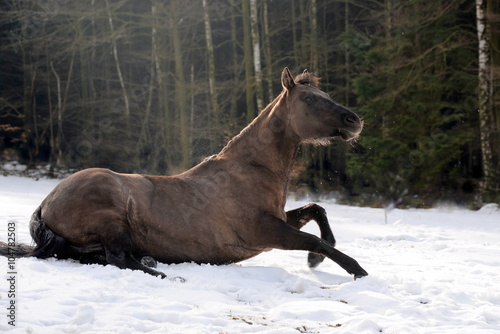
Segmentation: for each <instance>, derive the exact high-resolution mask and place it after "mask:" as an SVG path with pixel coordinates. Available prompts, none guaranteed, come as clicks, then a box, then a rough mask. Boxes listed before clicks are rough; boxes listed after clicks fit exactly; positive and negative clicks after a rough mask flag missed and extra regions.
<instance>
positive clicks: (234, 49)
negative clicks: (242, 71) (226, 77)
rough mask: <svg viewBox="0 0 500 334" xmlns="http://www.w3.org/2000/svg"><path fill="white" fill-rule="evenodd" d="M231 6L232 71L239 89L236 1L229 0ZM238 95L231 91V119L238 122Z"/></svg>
mask: <svg viewBox="0 0 500 334" xmlns="http://www.w3.org/2000/svg"><path fill="white" fill-rule="evenodd" d="M229 4H230V6H231V59H232V67H233V68H232V70H233V81H234V86H235V87H238V81H239V80H238V76H239V75H238V73H239V72H238V39H237V37H236V13H235V11H236V4H235V0H229ZM237 102H238V101H237V95H236V92H235V90H234V89H232V90H231V109H230V112H229V114H230V119H231V120H236V118H237V117H238V110H237Z"/></svg>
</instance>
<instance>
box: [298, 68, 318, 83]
mask: <svg viewBox="0 0 500 334" xmlns="http://www.w3.org/2000/svg"><path fill="white" fill-rule="evenodd" d="M320 80H321V78H319V77H317V76H315V75H314V74H311V73H309V72H308V71H307V70H305V71H304V72H303V73H302V74H299V75H297V76H296V77H295V79H294V81H295V83H296V84H299V85H306V86H314V87H318V86H319V82H320Z"/></svg>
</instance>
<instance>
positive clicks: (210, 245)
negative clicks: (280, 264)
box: [0, 68, 368, 279]
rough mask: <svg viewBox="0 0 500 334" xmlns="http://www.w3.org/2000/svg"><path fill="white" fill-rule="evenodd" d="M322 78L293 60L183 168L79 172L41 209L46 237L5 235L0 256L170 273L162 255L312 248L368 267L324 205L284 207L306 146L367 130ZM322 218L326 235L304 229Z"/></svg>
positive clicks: (36, 224) (206, 256) (202, 258)
mask: <svg viewBox="0 0 500 334" xmlns="http://www.w3.org/2000/svg"><path fill="white" fill-rule="evenodd" d="M318 81H319V79H318V78H317V77H315V76H314V75H312V74H311V73H308V72H307V71H304V73H302V74H300V75H298V76H297V77H296V78H294V77H293V76H292V74H291V73H290V71H289V70H288V68H285V69H284V70H283V72H282V74H281V84H282V86H283V90H282V92H281V93H280V94H279V95H278V96H277V97H276V98H275V99H274V100H273V101H272V102H271V103H270V104H269V105H268V106H266V107H265V108H264V109H263V110H262V111H261V112H260V113H259V115H258V116H257V117H256V118H255V119H254V120H253V121H252V122H251V123H250V124H249V125H248V126H247V127H246V128H244V129H243V130H242V131H241V132H240V133H239V134H238V135H237V136H235V137H234V138H233V139H232V140H230V141H229V143H228V144H227V145H226V146H225V147H224V148H223V149H222V150H221V151H220V153H219V154H217V155H214V156H212V157H210V158H207V159H206V160H205V161H203V162H201V163H200V164H198V165H196V166H194V167H193V168H191V169H189V170H187V171H185V172H183V173H181V174H178V175H174V176H153V175H142V174H120V173H116V172H113V171H111V170H108V169H103V168H89V169H84V170H81V171H79V172H76V173H74V174H72V175H71V176H69V177H67V178H66V179H64V180H63V181H61V182H60V183H59V184H58V185H57V186H56V187H55V188H54V189H53V190H52V191H51V192H50V193H49V194H48V195H47V197H46V198H45V199H44V200H43V201H42V203H41V204H40V206H39V207H38V208H37V209H36V210H35V212H34V213H33V215H32V217H31V220H30V226H29V228H30V234H31V236H32V238H33V240H34V241H35V244H36V245H34V246H28V245H22V244H20V245H17V246H14V247H8V246H7V244H6V243H4V242H1V243H0V255H5V256H14V257H37V258H41V259H44V258H49V257H55V258H58V259H75V260H79V261H80V262H82V263H98V264H111V265H115V266H117V267H119V268H121V269H132V270H142V271H143V272H145V273H148V274H151V275H155V276H160V277H162V278H165V277H166V275H165V274H164V273H163V272H160V271H158V270H156V269H155V268H156V263H157V261H159V262H162V263H167V264H176V263H182V262H195V263H200V264H201V263H210V264H215V265H223V264H230V263H235V262H240V261H243V260H246V259H249V258H251V257H254V256H256V255H258V254H260V253H262V252H265V251H269V250H271V249H282V250H304V251H308V252H309V255H308V264H309V266H310V267H311V268H314V267H316V266H317V265H319V264H320V263H321V262H322V261H323V260H324V258H325V257H328V258H329V259H331V260H333V261H334V262H336V263H337V264H338V265H339V266H340V267H342V268H343V269H344V270H346V271H347V272H348V273H349V274H351V275H353V276H354V279H357V278H360V277H363V276H366V275H368V273H367V272H366V271H365V270H364V269H363V268H362V267H361V266H360V265H359V264H358V262H357V261H356V260H354V259H353V258H351V257H349V256H347V255H346V254H344V253H342V252H341V251H339V250H337V249H336V248H335V237H334V235H333V233H332V231H331V229H330V225H329V223H328V218H327V215H326V211H325V210H324V209H323V208H322V207H320V206H319V205H317V204H309V205H306V206H304V207H301V208H298V209H294V210H290V211H287V212H285V210H284V207H285V203H286V199H287V191H288V183H289V177H290V171H291V170H292V166H293V164H294V161H295V159H296V156H297V151H298V149H299V145H300V144H301V143H302V142H322V143H324V142H325V141H329V140H332V139H334V138H336V137H340V138H341V139H343V140H345V141H349V140H352V139H354V138H356V137H357V136H358V135H359V134H360V132H361V130H362V128H363V121H362V120H360V118H359V117H358V116H357V115H356V114H355V113H353V112H352V111H350V110H348V109H347V108H345V107H343V106H341V105H340V104H338V103H336V102H334V101H333V100H332V99H331V98H330V97H329V96H328V94H326V93H325V92H323V91H322V90H320V89H319V88H318ZM312 220H313V221H315V222H316V223H317V224H318V226H319V229H320V234H321V237H317V236H315V235H313V234H309V233H305V232H303V231H300V229H301V228H302V227H303V226H304V225H305V224H307V223H308V222H309V221H312Z"/></svg>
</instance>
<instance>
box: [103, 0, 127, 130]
mask: <svg viewBox="0 0 500 334" xmlns="http://www.w3.org/2000/svg"><path fill="white" fill-rule="evenodd" d="M105 1H106V9H107V11H108V22H109V29H110V31H111V46H112V49H113V58H114V60H115V65H116V72H117V74H118V80H119V82H120V87H121V89H122V94H123V102H124V104H125V119H126V121H127V126H128V127H129V129H127V130H130V106H129V98H128V94H127V88H126V87H125V81H124V79H123V74H122V70H121V66H120V58H119V57H118V47H117V45H116V34H115V28H114V23H113V16H112V14H111V8H110V7H109V1H108V0H105ZM127 132H128V133H127V135H130V132H129V131H127Z"/></svg>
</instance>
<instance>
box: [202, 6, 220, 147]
mask: <svg viewBox="0 0 500 334" xmlns="http://www.w3.org/2000/svg"><path fill="white" fill-rule="evenodd" d="M202 4H203V21H204V22H205V40H206V42H207V53H208V57H207V58H208V87H209V93H210V103H211V104H212V112H213V117H214V123H215V124H214V128H215V133H216V140H215V141H216V143H215V144H216V146H218V145H219V144H220V141H221V140H222V138H219V136H218V135H217V134H219V133H220V130H219V128H220V115H219V102H218V95H217V90H216V88H215V59H214V45H213V42H212V27H211V26H210V12H209V10H208V5H207V0H202Z"/></svg>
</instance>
